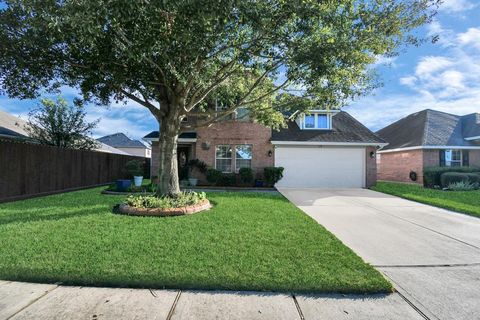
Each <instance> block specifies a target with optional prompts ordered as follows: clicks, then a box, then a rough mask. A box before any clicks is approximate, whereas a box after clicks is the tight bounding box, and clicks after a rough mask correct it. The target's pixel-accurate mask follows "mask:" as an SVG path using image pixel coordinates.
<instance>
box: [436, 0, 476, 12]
mask: <svg viewBox="0 0 480 320" xmlns="http://www.w3.org/2000/svg"><path fill="white" fill-rule="evenodd" d="M477 5H478V4H475V3H473V2H471V1H468V0H443V3H442V4H441V5H440V10H444V11H450V12H455V13H458V12H462V11H467V10H471V9H473V8H475V7H476V6H477Z"/></svg>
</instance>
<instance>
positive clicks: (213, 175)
mask: <svg viewBox="0 0 480 320" xmlns="http://www.w3.org/2000/svg"><path fill="white" fill-rule="evenodd" d="M205 175H206V177H207V181H208V182H209V183H211V184H216V183H217V182H218V180H219V179H220V176H221V175H222V172H221V171H219V170H217V169H213V168H209V169H207V172H206V174H205Z"/></svg>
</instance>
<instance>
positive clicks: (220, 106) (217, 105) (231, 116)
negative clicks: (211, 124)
mask: <svg viewBox="0 0 480 320" xmlns="http://www.w3.org/2000/svg"><path fill="white" fill-rule="evenodd" d="M226 110H228V106H227V105H224V104H223V103H221V102H218V101H216V102H215V111H216V112H218V113H217V116H222V114H221V112H223V111H226ZM234 117H235V114H234V113H230V114H228V115H224V116H223V117H222V118H221V119H220V121H221V120H232V119H234Z"/></svg>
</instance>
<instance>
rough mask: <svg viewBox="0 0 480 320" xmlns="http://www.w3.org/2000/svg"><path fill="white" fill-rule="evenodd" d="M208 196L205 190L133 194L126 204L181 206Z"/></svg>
mask: <svg viewBox="0 0 480 320" xmlns="http://www.w3.org/2000/svg"><path fill="white" fill-rule="evenodd" d="M206 198H207V196H206V194H205V192H193V191H189V192H181V193H179V194H178V195H176V196H163V197H157V196H150V195H131V196H128V197H127V199H126V201H125V202H126V204H127V205H129V206H131V207H135V208H160V209H168V208H181V207H186V206H193V205H196V204H198V203H199V202H201V201H203V200H205V199H206Z"/></svg>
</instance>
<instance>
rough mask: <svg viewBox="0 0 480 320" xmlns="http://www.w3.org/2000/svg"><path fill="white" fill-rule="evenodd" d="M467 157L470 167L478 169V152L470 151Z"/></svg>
mask: <svg viewBox="0 0 480 320" xmlns="http://www.w3.org/2000/svg"><path fill="white" fill-rule="evenodd" d="M468 156H469V162H470V166H474V167H480V150H470V152H469V153H468Z"/></svg>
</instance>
